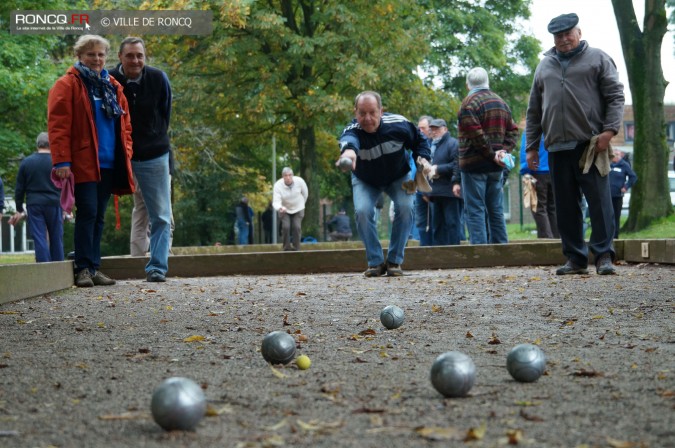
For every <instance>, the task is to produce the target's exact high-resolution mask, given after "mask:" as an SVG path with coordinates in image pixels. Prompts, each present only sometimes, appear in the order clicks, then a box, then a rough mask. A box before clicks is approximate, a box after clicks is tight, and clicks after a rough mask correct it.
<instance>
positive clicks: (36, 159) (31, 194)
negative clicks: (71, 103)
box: [9, 132, 63, 263]
mask: <svg viewBox="0 0 675 448" xmlns="http://www.w3.org/2000/svg"><path fill="white" fill-rule="evenodd" d="M36 146H37V152H36V153H33V154H31V155H29V156H28V157H26V158H25V159H23V160H22V161H21V165H19V174H18V175H17V176H16V188H15V189H14V201H15V202H16V213H15V214H14V216H12V218H11V219H10V220H9V223H10V224H11V225H16V224H18V223H19V222H20V221H21V220H22V219H23V218H25V217H27V221H28V230H29V231H30V234H31V235H32V236H33V243H34V244H35V261H37V262H38V263H44V262H48V261H63V214H62V211H61V190H59V189H58V188H56V187H55V186H54V184H53V183H52V178H51V174H52V156H51V154H50V151H49V138H48V136H47V133H46V132H41V133H40V135H38V137H37V141H36ZM24 198H25V201H26V208H27V209H28V213H26V210H24V208H23V203H24Z"/></svg>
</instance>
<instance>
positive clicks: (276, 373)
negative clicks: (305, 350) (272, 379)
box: [270, 364, 288, 379]
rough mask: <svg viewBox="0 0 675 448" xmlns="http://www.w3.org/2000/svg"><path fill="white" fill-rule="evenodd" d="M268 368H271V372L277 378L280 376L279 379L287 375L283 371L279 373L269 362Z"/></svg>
mask: <svg viewBox="0 0 675 448" xmlns="http://www.w3.org/2000/svg"><path fill="white" fill-rule="evenodd" d="M270 369H272V373H273V374H274V376H276V377H277V378H281V379H284V378H288V375H286V374H284V373H281V372H280V371H279V370H277V369H275V368H274V367H273V366H272V365H271V364H270Z"/></svg>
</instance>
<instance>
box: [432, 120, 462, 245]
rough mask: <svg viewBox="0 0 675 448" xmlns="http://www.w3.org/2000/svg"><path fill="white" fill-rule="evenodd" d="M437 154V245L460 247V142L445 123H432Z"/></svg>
mask: <svg viewBox="0 0 675 448" xmlns="http://www.w3.org/2000/svg"><path fill="white" fill-rule="evenodd" d="M431 134H432V136H433V139H434V147H435V149H434V151H433V155H432V158H431V165H432V166H431V168H432V170H431V178H432V179H433V180H432V183H431V186H432V191H431V193H429V196H430V197H431V200H432V202H431V209H432V212H433V213H432V218H433V219H432V220H433V228H434V230H433V245H434V246H446V245H457V244H459V241H460V232H461V225H462V213H463V204H462V200H461V199H460V198H459V196H460V193H461V187H460V182H461V179H460V174H459V164H458V157H459V153H458V148H459V144H458V142H457V139H455V138H454V137H452V136H450V133H449V132H448V126H447V124H446V122H445V120H442V119H435V120H432V121H431Z"/></svg>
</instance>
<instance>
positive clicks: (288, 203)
mask: <svg viewBox="0 0 675 448" xmlns="http://www.w3.org/2000/svg"><path fill="white" fill-rule="evenodd" d="M308 194H309V192H308V191H307V184H306V183H305V181H304V180H303V179H302V178H301V177H298V176H294V175H293V170H292V169H290V168H289V167H285V168H284V169H283V170H281V179H279V180H278V181H277V182H276V183H275V184H274V193H273V195H272V206H273V207H274V209H275V210H276V211H277V212H278V213H279V219H280V220H281V240H282V244H283V248H284V250H300V241H301V239H300V235H301V233H302V219H303V218H304V217H305V203H306V202H307V196H308ZM291 233H292V237H293V241H292V244H291Z"/></svg>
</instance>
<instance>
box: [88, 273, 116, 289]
mask: <svg viewBox="0 0 675 448" xmlns="http://www.w3.org/2000/svg"><path fill="white" fill-rule="evenodd" d="M91 280H92V281H93V282H94V285H97V286H110V285H114V284H115V283H116V282H115V280H113V279H111V278H110V277H108V276H107V275H105V274H104V273H103V272H101V271H96V273H95V274H94V275H93V276H92V277H91Z"/></svg>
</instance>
